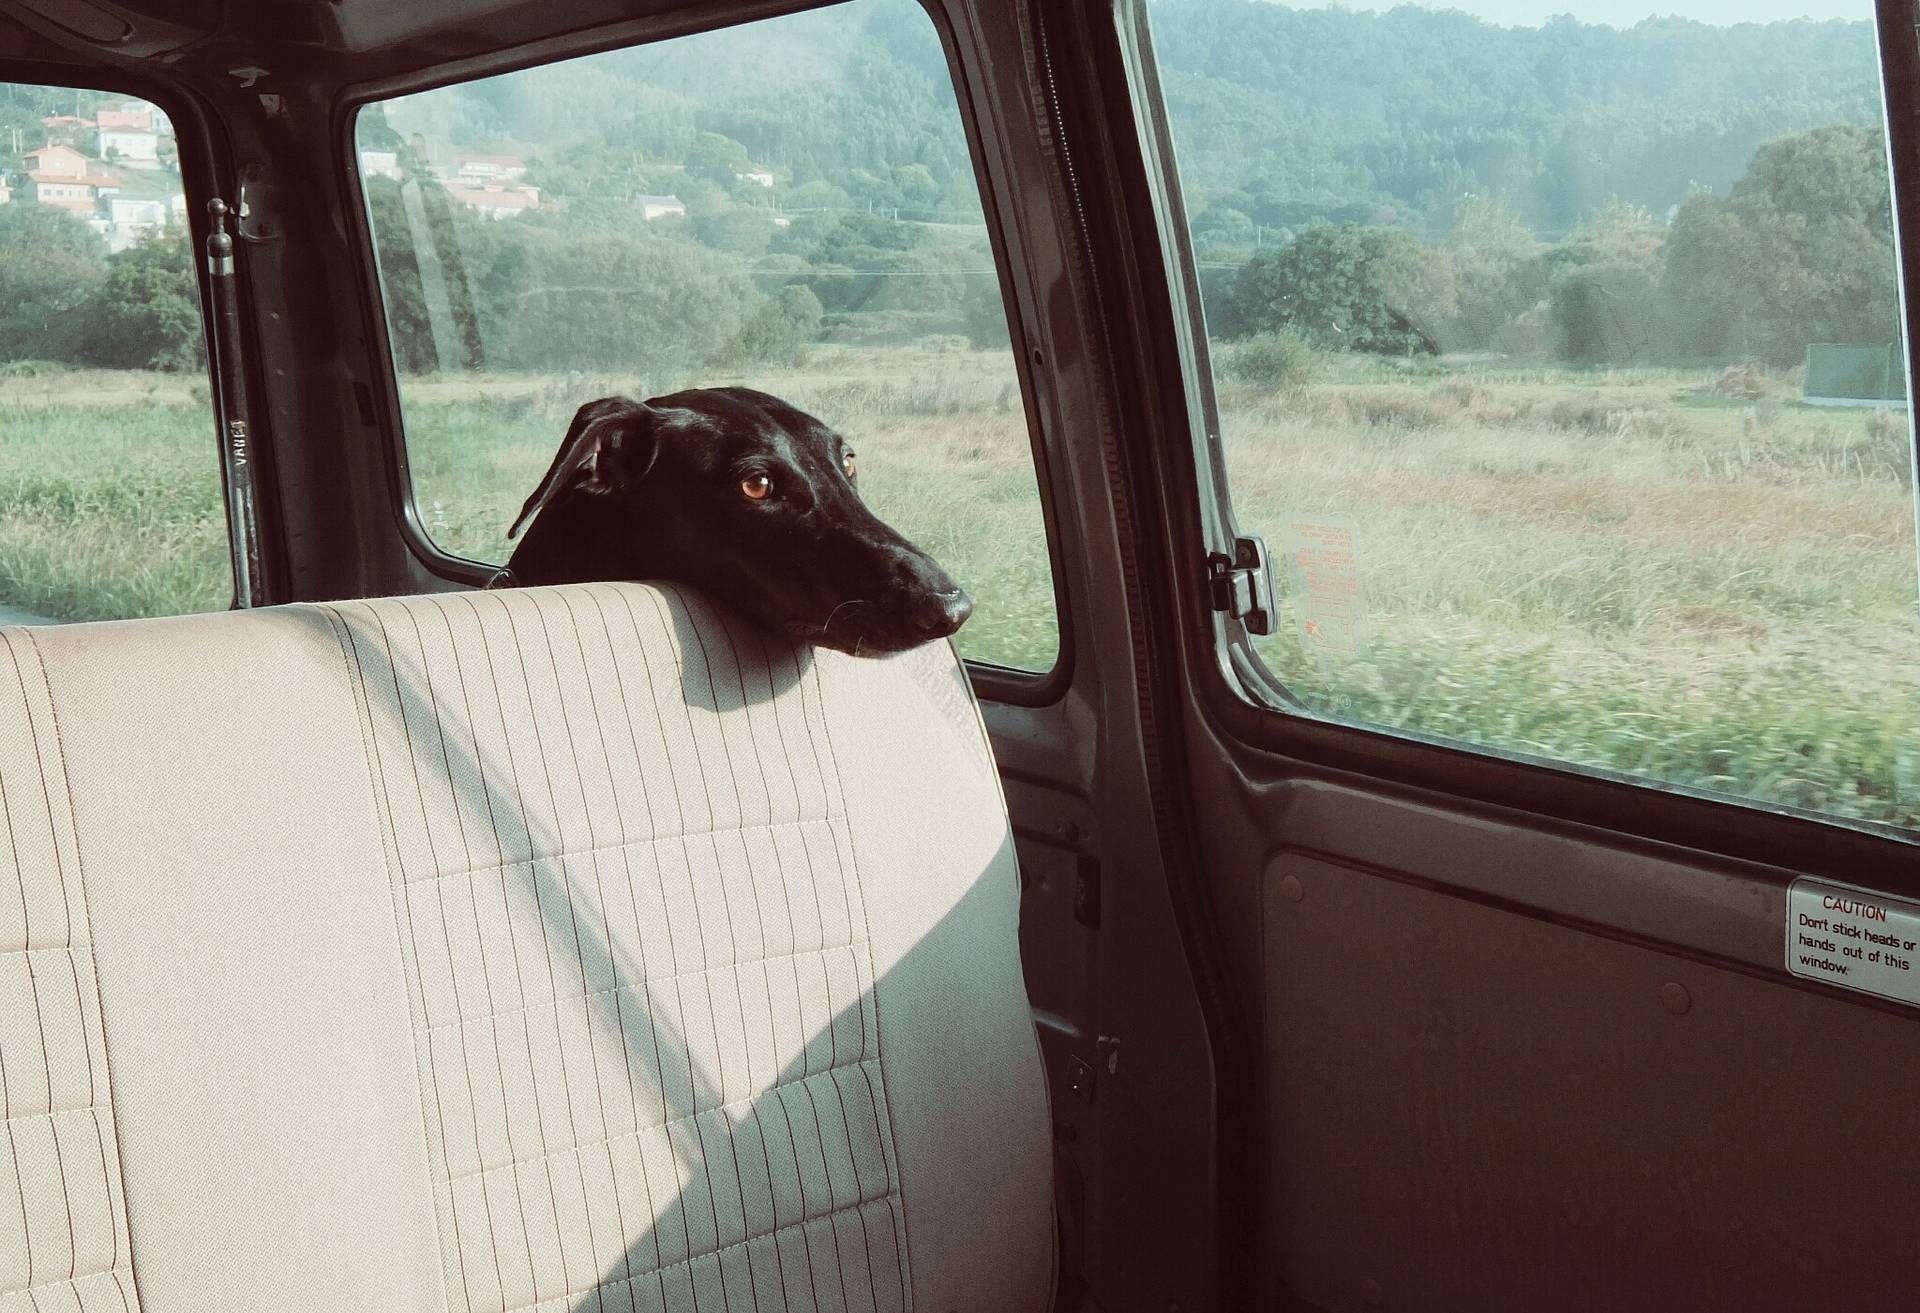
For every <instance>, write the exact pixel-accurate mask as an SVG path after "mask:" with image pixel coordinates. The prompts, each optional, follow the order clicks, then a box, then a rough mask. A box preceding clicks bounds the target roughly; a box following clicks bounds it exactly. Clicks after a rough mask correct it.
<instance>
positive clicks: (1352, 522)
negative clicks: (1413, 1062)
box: [1151, 0, 1920, 826]
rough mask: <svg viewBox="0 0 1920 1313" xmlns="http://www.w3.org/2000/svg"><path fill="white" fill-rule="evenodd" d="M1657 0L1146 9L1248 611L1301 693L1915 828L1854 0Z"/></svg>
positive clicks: (1860, 41)
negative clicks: (1263, 614) (1664, 12)
mask: <svg viewBox="0 0 1920 1313" xmlns="http://www.w3.org/2000/svg"><path fill="white" fill-rule="evenodd" d="M1668 7H1669V6H1663V8H1668ZM1671 7H1672V8H1675V9H1677V10H1678V11H1679V14H1680V16H1677V17H1668V18H1657V19H1656V18H1649V19H1646V20H1645V21H1637V22H1636V21H1634V20H1635V19H1637V18H1638V17H1639V16H1640V15H1641V14H1642V13H1644V7H1643V8H1641V9H1631V7H1628V6H1620V5H1617V4H1611V3H1605V2H1604V0H1586V2H1585V3H1582V2H1581V0H1552V2H1551V3H1547V2H1546V0H1539V2H1537V3H1536V2H1535V0H1467V3H1464V4H1461V5H1452V4H1450V5H1448V6H1447V8H1446V9H1445V10H1444V11H1442V10H1438V9H1433V8H1422V7H1419V6H1415V5H1398V6H1396V7H1392V8H1390V9H1385V10H1384V11H1376V10H1375V9H1374V8H1372V7H1367V8H1357V7H1356V8H1344V7H1342V8H1289V7H1285V6H1282V5H1279V4H1269V3H1250V2H1248V0H1163V2H1162V3H1157V4H1155V5H1154V6H1153V7H1152V10H1151V16H1152V19H1153V26H1154V30H1155V31H1154V42H1155V45H1156V47H1157V51H1156V54H1157V58H1158V60H1159V63H1160V75H1161V80H1162V83H1163V88H1164V96H1165V102H1166V104H1165V108H1166V113H1167V115H1168V117H1169V119H1170V122H1171V128H1172V132H1173V137H1174V141H1175V147H1176V150H1177V152H1178V155H1179V166H1180V172H1181V175H1182V179H1183V186H1184V187H1185V189H1186V195H1185V201H1186V206H1187V211H1188V213H1189V215H1190V220H1191V227H1192V238H1193V246H1194V250H1195V254H1196V257H1197V260H1198V263H1199V275H1200V281H1201V286H1202V295H1203V301H1204V304H1205V310H1206V318H1207V328H1208V333H1209V336H1210V342H1211V350H1210V354H1211V357H1212V362H1213V371H1214V380H1213V385H1214V388H1215V392H1216V395H1217V397H1218V401H1219V405H1220V413H1221V424H1222V429H1223V441H1224V446H1225V451H1226V460H1227V473H1228V476H1229V482H1230V484H1231V487H1232V492H1233V498H1234V509H1235V514H1236V516H1237V517H1238V519H1239V521H1240V523H1241V524H1242V525H1243V526H1244V527H1245V528H1246V529H1247V530H1249V531H1252V532H1258V533H1260V534H1262V535H1264V536H1265V538H1266V539H1267V541H1268V545H1269V547H1270V549H1271V550H1272V554H1273V557H1274V559H1275V561H1276V569H1277V575H1278V579H1277V583H1278V586H1279V588H1280V590H1281V593H1282V595H1283V605H1282V611H1283V615H1282V631H1281V632H1280V633H1279V634H1277V635H1275V636H1273V637H1271V638H1266V639H1261V640H1259V641H1258V642H1257V645H1256V646H1257V650H1258V652H1259V654H1260V655H1261V657H1262V658H1264V660H1265V662H1266V664H1267V666H1268V668H1269V669H1270V670H1271V672H1272V673H1273V674H1274V675H1275V676H1276V677H1277V678H1278V680H1279V681H1280V682H1281V683H1282V684H1283V685H1284V686H1285V687H1286V688H1287V689H1288V690H1289V691H1290V693H1291V694H1292V696H1293V697H1294V698H1295V699H1297V701H1298V702H1299V704H1300V705H1301V706H1302V707H1304V708H1306V709H1308V710H1310V711H1313V712H1318V713H1321V714H1325V715H1328V716H1332V717H1336V718H1340V719H1345V720H1349V721H1354V722H1361V723H1365V724H1369V725H1374V726H1383V727H1387V728H1390V729H1396V730H1403V731H1407V732H1410V733H1417V734H1421V735H1428V736H1438V737H1442V738H1445V739H1449V740H1454V741H1459V742H1464V743H1467V744H1473V745H1478V746H1481V747H1484V748H1488V749H1492V750H1495V751H1501V752H1511V753H1516V754H1526V755H1530V756H1537V757H1546V758H1551V759H1557V760H1559V761H1561V762H1565V763H1570V764H1573V765H1576V766H1582V767H1589V768H1595V769H1602V770H1607V771H1613V772H1623V773H1627V774H1630V775H1637V776H1641V777H1644V778H1646V779H1648V780H1650V781H1657V782H1662V783H1666V784H1671V785H1678V786H1685V787H1688V788H1693V789H1703V790H1709V791H1715V792H1719V793H1723V794H1730V795H1736V796H1739V797H1743V798H1747V799H1751V800H1754V801H1757V802H1762V803H1767V804H1780V805H1787V806H1792V807H1796V808H1803V809H1811V810H1815V811H1819V812H1824V813H1828V814H1831V815H1834V816H1839V817H1848V818H1857V819H1861V820H1867V821H1874V822H1881V823H1887V824H1893V825H1902V826H1911V825H1913V824H1914V823H1915V820H1916V817H1920V757H1916V755H1915V753H1914V748H1913V744H1914V743H1915V742H1916V739H1915V730H1916V729H1917V728H1920V629H1917V628H1916V611H1915V607H1916V578H1915V541H1914V499H1913V462H1912V451H1913V445H1912V434H1911V429H1910V426H1909V420H1908V409H1907V400H1906V380H1905V377H1904V375H1905V370H1904V366H1903V361H1904V351H1905V347H1904V345H1903V344H1902V342H1901V337H1900V322H1899V315H1898V301H1897V285H1896V277H1895V259H1894V243H1893V231H1892V224H1891V217H1890V211H1889V204H1888V170H1887V162H1886V153H1885V144H1884V141H1883V138H1882V107H1881V98H1880V92H1879V69H1878V64H1877V59H1876V50H1875V34H1874V26H1873V23H1872V21H1871V19H1872V9H1871V7H1870V5H1868V4H1867V3H1865V2H1864V0H1842V3H1838V4H1836V3H1834V2H1833V0H1814V4H1813V8H1814V9H1815V10H1816V19H1817V21H1815V20H1806V19H1801V18H1799V17H1797V15H1799V14H1800V13H1801V12H1802V11H1803V9H1804V8H1805V7H1806V6H1804V5H1803V4H1801V3H1799V2H1798V0H1795V2H1794V3H1773V2H1772V0H1768V2H1765V3H1759V4H1752V3H1749V4H1739V5H1736V4H1732V3H1727V2H1726V0H1682V2H1681V3H1678V4H1677V5H1675V6H1671ZM1630 9H1631V12H1629V10H1630ZM1567 11H1571V16H1568V14H1567ZM1623 15H1624V16H1625V17H1624V21H1622V16H1623Z"/></svg>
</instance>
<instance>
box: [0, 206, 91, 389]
mask: <svg viewBox="0 0 1920 1313" xmlns="http://www.w3.org/2000/svg"><path fill="white" fill-rule="evenodd" d="M0 251H5V252H6V253H7V258H6V259H4V260H0V360H74V359H77V358H78V357H79V352H80V346H81V344H82V343H83V342H84V341H85V340H86V337H87V333H88V326H89V324H88V321H89V314H90V311H91V310H92V308H93V306H94V295H95V293H96V292H98V290H99V288H100V284H101V283H102V282H103V281H104V280H105V278H106V256H107V248H106V243H105V242H102V241H101V240H100V239H99V238H98V237H97V236H95V235H94V234H93V233H92V232H90V231H88V229H87V225H86V224H85V223H84V222H83V221H82V220H80V219H77V218H75V217H74V216H73V215H71V214H67V213H65V212H64V211H61V210H56V209H54V208H52V207H50V206H46V205H26V204H15V205H5V206H0Z"/></svg>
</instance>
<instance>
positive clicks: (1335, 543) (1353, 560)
mask: <svg viewBox="0 0 1920 1313" xmlns="http://www.w3.org/2000/svg"><path fill="white" fill-rule="evenodd" d="M1282 540H1283V546H1284V547H1285V549H1286V553H1287V576H1288V583H1289V584H1290V585H1291V586H1292V588H1291V591H1292V595H1293V602H1294V614H1295V615H1296V616H1297V617H1298V619H1299V623H1300V636H1301V638H1303V639H1304V640H1305V646H1306V648H1307V650H1308V651H1309V652H1316V653H1319V654H1321V655H1323V656H1334V657H1354V656H1359V655H1361V654H1362V653H1363V652H1364V651H1365V650H1366V645H1367V603H1366V592H1365V589H1363V588H1362V586H1361V583H1360V561H1359V557H1358V555H1357V553H1356V552H1355V550H1354V541H1353V529H1352V528H1351V526H1349V525H1348V524H1347V523H1346V521H1345V519H1344V518H1342V517H1339V516H1332V515H1315V516H1296V517H1292V518H1289V519H1288V520H1287V521H1286V522H1285V526H1284V529H1283V532H1282Z"/></svg>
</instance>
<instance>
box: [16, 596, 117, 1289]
mask: <svg viewBox="0 0 1920 1313" xmlns="http://www.w3.org/2000/svg"><path fill="white" fill-rule="evenodd" d="M14 632H16V633H18V634H19V635H20V637H21V638H22V639H24V640H25V641H26V644H27V647H28V648H30V649H31V650H32V652H33V664H34V667H35V668H36V669H37V670H38V671H39V674H40V689H41V692H42V693H43V694H44V695H45V696H46V699H47V719H48V721H49V727H50V728H51V729H52V731H53V748H54V757H55V759H56V760H57V761H58V762H59V763H60V784H61V788H62V790H63V791H64V793H65V800H66V813H67V823H68V825H69V826H70V827H71V829H72V831H73V865H74V872H73V875H74V879H75V880H77V881H79V883H80V919H81V922H82V923H83V924H84V925H85V926H86V931H87V942H86V949H87V967H88V971H87V977H88V979H89V980H90V981H91V982H92V984H93V1014H94V1016H95V1018H97V1020H98V1024H99V1027H100V1065H101V1067H102V1068H103V1070H102V1071H101V1073H100V1079H101V1084H102V1086H103V1087H104V1089H103V1093H104V1095H105V1098H104V1102H105V1103H106V1107H107V1126H108V1128H109V1129H110V1130H111V1131H112V1133H113V1158H114V1163H113V1166H114V1171H113V1173H112V1175H111V1176H109V1177H108V1179H107V1181H106V1183H105V1184H106V1187H107V1208H108V1210H109V1216H108V1219H107V1220H108V1223H109V1225H111V1227H112V1229H113V1263H112V1264H111V1266H109V1267H108V1268H107V1269H106V1271H108V1272H117V1271H118V1270H119V1269H120V1266H121V1259H120V1244H121V1240H122V1238H123V1237H122V1232H123V1231H124V1233H125V1234H124V1239H125V1242H126V1248H127V1252H126V1269H127V1277H128V1279H129V1280H130V1281H132V1282H133V1302H134V1303H135V1304H136V1305H138V1304H140V1303H141V1300H140V1275H139V1273H138V1272H136V1271H135V1270H134V1265H133V1217H132V1214H131V1213H130V1212H129V1210H128V1208H127V1190H126V1175H127V1169H126V1150H125V1148H124V1146H123V1145H122V1143H121V1138H120V1110H119V1107H118V1106H117V1105H116V1104H115V1103H114V1101H113V1056H112V1053H111V1052H110V1050H109V1049H108V1046H107V1009H106V1000H105V998H104V996H103V995H102V994H101V990H100V963H99V959H98V958H97V957H96V956H95V954H94V952H93V946H94V937H93V905H92V903H91V902H90V901H89V899H88V897H87V861H86V856H85V855H84V854H83V853H82V852H81V851H80V825H79V820H78V818H77V817H75V816H74V814H73V768H72V765H71V763H70V762H69V761H68V760H67V741H66V736H65V735H63V734H62V733H61V732H60V708H59V707H58V706H56V705H55V703H54V700H53V683H52V681H51V680H50V679H49V678H48V676H47V660H46V656H45V654H44V653H42V652H41V650H40V643H39V641H38V640H37V639H35V638H34V636H33V631H32V630H31V629H25V628H22V629H19V630H16V631H14ZM8 646H9V648H10V649H12V651H13V659H14V671H15V673H17V674H20V675H21V678H22V684H23V687H22V689H21V692H22V693H23V694H24V693H25V691H26V690H25V687H24V681H25V675H24V672H22V671H21V670H20V654H19V650H18V649H17V648H12V645H11V644H9V645H8ZM22 700H23V702H24V701H25V699H24V698H23V699H22ZM23 710H24V711H25V712H26V716H27V725H28V727H29V729H30V730H32V727H33V707H32V705H31V704H30V703H28V704H27V705H25V706H24V707H23ZM33 739H34V748H35V753H34V755H35V756H36V757H37V756H38V755H39V741H40V736H39V733H38V732H37V731H33ZM50 794H51V791H49V795H50ZM48 806H49V814H48V817H47V828H48V831H49V833H48V835H47V838H48V840H49V841H50V842H51V843H52V844H53V855H54V860H55V861H56V862H58V861H59V859H60V834H59V831H58V829H57V828H56V827H55V826H54V824H53V816H52V814H51V807H52V802H51V796H49V802H48ZM61 887H62V891H63V893H64V890H65V880H64V878H63V879H62V881H61ZM67 938H68V940H69V942H68V944H67V946H66V947H67V951H68V954H69V961H71V960H73V954H74V951H75V950H76V949H77V948H78V947H79V945H76V944H74V943H72V942H71V940H72V938H73V932H72V930H71V929H69V930H68V932H67ZM76 970H77V968H76ZM76 1001H78V1000H77V999H76ZM86 1020H87V1018H86V1012H85V1009H84V1007H83V1008H82V1011H81V1014H80V1026H81V1042H82V1043H83V1044H85V1043H87V1038H86ZM87 1054H88V1058H89V1060H91V1058H92V1054H93V1048H92V1045H91V1044H88V1045H87ZM48 1080H49V1081H51V1080H52V1073H51V1072H49V1073H48ZM87 1093H88V1095H89V1097H91V1096H93V1094H94V1091H93V1090H92V1089H91V1088H89V1089H88V1091H87ZM99 1102H100V1101H99V1100H96V1101H95V1102H94V1103H93V1104H92V1105H91V1106H93V1107H94V1108H95V1109H96V1111H97V1109H98V1107H99ZM56 1143H57V1137H56ZM100 1155H101V1162H100V1166H101V1169H102V1174H103V1175H105V1174H106V1170H105V1169H106V1166H107V1164H106V1146H105V1145H104V1144H103V1145H101V1146H100ZM115 1186H118V1187H119V1188H118V1190H117V1191H116V1189H115ZM116 1194H117V1196H118V1198H117V1200H116V1197H115V1196H116ZM116 1203H117V1205H118V1206H117V1207H116ZM67 1208H68V1225H69V1227H71V1225H72V1208H73V1204H72V1200H68V1203H67ZM67 1279H68V1281H70V1282H71V1281H77V1280H78V1279H79V1278H78V1277H77V1276H75V1275H73V1274H71V1273H70V1274H69V1275H68V1278H67Z"/></svg>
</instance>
